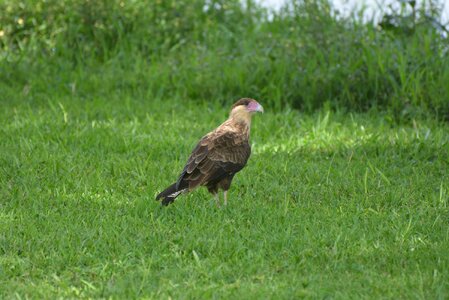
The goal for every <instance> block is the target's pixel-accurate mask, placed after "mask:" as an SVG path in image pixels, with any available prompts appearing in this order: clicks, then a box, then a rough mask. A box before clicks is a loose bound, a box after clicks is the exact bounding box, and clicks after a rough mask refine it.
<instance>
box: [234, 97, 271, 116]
mask: <svg viewBox="0 0 449 300" xmlns="http://www.w3.org/2000/svg"><path fill="white" fill-rule="evenodd" d="M231 112H234V113H237V112H238V113H241V114H242V113H243V114H245V113H246V114H253V113H257V112H262V113H263V107H262V105H260V104H259V102H257V101H256V100H254V99H251V98H242V99H240V100H239V101H237V102H236V103H234V105H233V106H232V111H231Z"/></svg>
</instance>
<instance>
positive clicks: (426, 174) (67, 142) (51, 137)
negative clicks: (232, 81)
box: [0, 93, 449, 299]
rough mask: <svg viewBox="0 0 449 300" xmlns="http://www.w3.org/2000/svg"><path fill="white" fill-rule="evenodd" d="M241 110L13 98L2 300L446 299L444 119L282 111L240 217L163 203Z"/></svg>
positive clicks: (6, 126)
mask: <svg viewBox="0 0 449 300" xmlns="http://www.w3.org/2000/svg"><path fill="white" fill-rule="evenodd" d="M258 100H260V102H261V103H262V104H263V103H264V101H263V100H264V99H258ZM227 111H228V108H227V107H224V106H223V105H220V104H218V103H203V104H198V103H192V102H184V101H180V100H176V99H172V100H165V101H164V102H163V105H161V102H159V101H152V100H149V99H144V98H142V99H132V98H130V97H126V96H124V97H123V98H120V97H115V96H113V94H112V93H111V94H110V95H108V96H104V97H100V96H98V97H93V98H79V99H72V98H70V97H51V96H49V98H48V100H47V101H40V102H25V101H14V100H10V101H5V102H4V103H3V104H2V109H1V110H0V187H1V189H0V298H2V299H8V298H17V299H24V298H36V299H42V298H56V297H65V298H72V297H82V298H89V297H92V298H99V297H102V298H108V297H113V298H122V299H124V298H153V299H161V298H162V299H167V298H169V297H171V298H223V297H224V298H229V299H232V298H235V297H238V298H240V299H260V298H280V299H282V298H283V299H292V298H300V297H310V298H325V297H330V298H381V297H385V298H395V299H396V298H409V299H410V298H412V299H414V298H419V299H447V298H448V297H449V282H448V280H447V279H448V278H449V255H448V249H449V226H448V225H449V223H448V222H449V221H448V220H449V203H448V202H449V192H448V189H449V180H448V179H449V178H448V177H449V174H448V171H447V170H448V168H449V126H448V124H447V123H446V124H441V123H436V122H434V121H431V120H427V121H421V120H415V121H412V122H407V123H405V124H401V123H397V122H392V121H390V120H389V117H388V115H384V114H383V113H375V112H370V113H365V114H349V113H348V114H343V113H335V112H330V113H326V112H321V113H316V114H312V115H305V114H301V113H299V112H297V111H289V110H283V111H280V112H277V113H273V112H270V110H268V111H267V112H266V113H265V114H263V115H258V116H256V118H255V120H254V123H253V130H252V144H253V155H252V157H251V159H250V161H249V163H248V165H247V167H246V168H245V169H244V170H243V171H242V172H241V173H239V174H238V175H237V176H236V178H235V180H234V184H233V186H232V188H231V192H230V204H229V205H228V206H227V207H225V208H221V209H219V208H217V207H216V206H215V205H214V203H213V201H212V199H211V197H210V196H209V195H208V194H207V192H206V191H204V190H199V191H197V192H195V193H192V194H190V195H188V196H184V197H180V198H178V200H177V201H176V202H175V204H174V205H171V206H169V207H166V208H163V207H161V206H160V205H159V204H158V203H157V202H155V201H154V197H155V195H156V194H157V193H158V192H159V191H161V190H162V189H163V188H164V187H165V186H167V185H168V184H170V183H171V182H172V181H173V180H174V179H175V178H176V176H177V174H178V172H179V171H180V169H181V168H182V166H183V164H184V162H185V160H186V158H187V156H188V154H189V151H190V150H191V149H192V148H193V146H194V145H195V142H196V141H197V140H198V139H199V138H200V137H201V136H202V135H203V134H204V133H206V132H207V131H209V130H210V129H213V128H215V126H217V125H219V124H220V123H221V122H222V121H223V120H224V119H225V118H226V116H227Z"/></svg>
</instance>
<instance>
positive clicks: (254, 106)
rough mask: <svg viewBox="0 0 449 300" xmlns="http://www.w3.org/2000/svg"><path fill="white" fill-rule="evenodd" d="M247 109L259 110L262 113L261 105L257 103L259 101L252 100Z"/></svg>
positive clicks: (251, 110)
mask: <svg viewBox="0 0 449 300" xmlns="http://www.w3.org/2000/svg"><path fill="white" fill-rule="evenodd" d="M248 110H249V111H250V112H261V113H263V107H262V105H260V104H259V102H256V101H252V102H251V103H250V104H249V105H248Z"/></svg>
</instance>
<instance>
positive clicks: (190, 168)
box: [156, 98, 263, 205]
mask: <svg viewBox="0 0 449 300" xmlns="http://www.w3.org/2000/svg"><path fill="white" fill-rule="evenodd" d="M256 112H263V108H262V106H261V105H260V104H259V103H258V102H257V101H256V100H254V99H250V98H243V99H240V100H239V101H237V102H236V103H234V105H233V106H232V109H231V113H230V115H229V118H228V119H227V120H226V121H225V122H224V123H223V124H221V125H220V126H219V127H218V128H217V129H215V130H214V131H212V132H209V133H208V134H206V135H205V136H204V137H203V138H202V139H201V140H200V141H199V143H198V144H197V145H196V147H195V149H193V151H192V154H190V157H189V159H188V160H187V164H186V165H185V167H184V169H183V170H182V172H181V175H180V176H179V178H178V180H177V181H176V182H175V183H173V184H172V185H170V186H169V187H168V188H166V189H165V190H164V191H163V192H161V193H160V194H159V195H157V197H156V200H162V204H163V205H168V204H170V203H172V202H173V201H175V199H176V197H178V196H179V195H181V194H183V193H186V192H190V191H192V190H193V189H195V188H197V187H199V186H205V187H207V189H208V190H209V192H210V193H212V194H213V195H214V196H215V199H216V200H217V204H219V203H218V190H219V189H222V190H223V191H224V203H225V205H226V204H227V191H228V189H229V187H230V186H231V182H232V179H233V178H234V175H235V174H236V173H237V172H238V171H240V170H241V169H243V167H245V165H246V162H247V161H248V158H249V156H250V154H251V146H250V144H249V133H250V128H251V116H252V115H253V114H254V113H256Z"/></svg>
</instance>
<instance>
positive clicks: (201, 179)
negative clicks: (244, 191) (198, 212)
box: [177, 131, 251, 190]
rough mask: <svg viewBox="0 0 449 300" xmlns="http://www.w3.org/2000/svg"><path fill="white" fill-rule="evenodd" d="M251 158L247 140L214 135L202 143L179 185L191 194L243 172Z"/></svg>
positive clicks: (187, 166)
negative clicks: (200, 187) (207, 185)
mask: <svg viewBox="0 0 449 300" xmlns="http://www.w3.org/2000/svg"><path fill="white" fill-rule="evenodd" d="M250 154H251V147H250V145H249V143H248V140H247V139H246V137H245V136H243V135H239V134H238V133H235V132H229V131H228V132H221V133H216V132H214V133H211V134H208V135H206V136H205V137H203V138H202V139H201V141H200V142H199V143H198V145H197V146H196V147H195V149H194V150H193V152H192V154H191V155H190V157H189V159H188V161H187V164H186V166H185V167H184V170H183V171H182V173H181V176H180V177H179V179H178V181H177V188H188V189H189V190H191V189H193V188H195V187H197V186H201V185H206V184H207V183H208V182H213V181H219V180H221V179H222V178H225V177H226V176H229V175H233V174H235V173H237V172H238V171H240V170H241V169H243V167H244V166H245V165H246V162H247V161H248V158H249V156H250Z"/></svg>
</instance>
